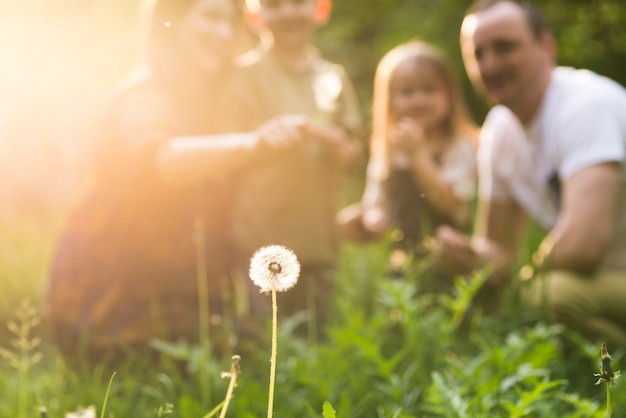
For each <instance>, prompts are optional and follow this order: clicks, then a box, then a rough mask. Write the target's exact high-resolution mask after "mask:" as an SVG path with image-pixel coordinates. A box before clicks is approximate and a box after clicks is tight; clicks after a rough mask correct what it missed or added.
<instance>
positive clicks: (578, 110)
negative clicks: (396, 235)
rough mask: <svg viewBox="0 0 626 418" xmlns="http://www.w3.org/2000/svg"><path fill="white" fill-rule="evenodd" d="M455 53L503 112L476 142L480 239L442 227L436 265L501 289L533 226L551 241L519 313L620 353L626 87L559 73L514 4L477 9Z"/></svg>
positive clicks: (623, 335)
mask: <svg viewBox="0 0 626 418" xmlns="http://www.w3.org/2000/svg"><path fill="white" fill-rule="evenodd" d="M461 50H462V53H463V60H464V63H465V66H466V70H467V72H468V75H469V77H470V79H471V81H472V83H473V85H474V87H475V88H476V89H477V91H479V92H480V93H482V94H484V95H485V96H486V98H487V99H488V100H489V101H490V102H492V103H494V104H498V105H500V106H496V107H494V108H493V109H492V110H491V111H490V113H489V115H488V116H487V119H486V120H485V124H484V126H483V129H482V132H481V140H480V146H479V157H478V158H479V174H480V175H479V181H480V186H479V208H478V212H477V221H476V232H475V235H474V236H473V237H468V236H465V235H462V234H460V233H458V232H456V231H454V230H453V229H451V228H449V227H442V228H440V229H439V231H438V234H437V253H438V260H439V266H440V267H441V268H442V269H444V270H447V271H448V272H452V273H467V272H469V271H471V270H474V269H477V268H481V267H484V266H491V267H492V268H493V269H494V272H495V273H494V275H493V279H492V284H494V283H496V284H503V283H504V282H505V281H506V278H507V276H509V273H510V271H511V268H512V266H513V265H514V263H515V261H516V249H517V246H518V242H519V241H518V239H519V237H520V235H521V228H520V226H523V225H524V221H525V219H528V218H533V219H534V220H535V221H537V222H538V223H539V224H541V225H542V226H543V227H545V228H546V230H547V231H548V233H547V235H546V237H545V239H544V240H543V241H542V243H541V245H540V247H539V250H538V252H537V254H536V256H535V257H534V258H533V261H534V262H535V265H534V267H535V270H539V271H540V272H541V273H542V274H537V275H535V277H536V278H535V279H533V280H529V281H528V282H527V286H526V287H525V292H524V296H525V300H526V302H528V303H529V306H531V307H534V308H539V307H545V308H547V312H548V314H549V316H550V317H551V318H552V319H554V320H557V321H559V322H563V323H565V324H567V325H569V326H572V327H575V328H576V329H578V330H579V331H581V332H582V333H583V334H585V335H587V336H588V337H590V338H602V339H603V340H607V341H611V342H612V343H614V344H619V345H620V346H622V347H625V348H626V205H625V203H626V202H625V199H626V193H624V192H625V191H626V174H625V170H624V167H623V165H624V160H625V148H626V92H625V90H624V88H623V87H622V86H620V85H619V84H617V83H615V82H613V81H611V80H609V79H607V78H605V77H601V76H599V75H597V74H594V73H591V72H589V71H582V70H574V69H570V68H564V67H556V66H555V45H554V40H553V37H552V35H551V33H550V31H549V29H548V28H547V27H546V25H545V22H544V21H543V19H542V17H541V15H540V14H539V13H538V12H537V10H536V9H534V8H533V7H531V6H529V5H526V4H523V3H520V2H517V1H515V0H487V1H484V0H481V1H478V2H476V3H475V4H474V5H473V6H472V7H471V8H470V9H469V11H468V13H467V14H466V16H465V19H464V20H463V24H462V27H461ZM501 105H504V106H501Z"/></svg>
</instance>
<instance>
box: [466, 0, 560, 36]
mask: <svg viewBox="0 0 626 418" xmlns="http://www.w3.org/2000/svg"><path fill="white" fill-rule="evenodd" d="M505 2H507V3H513V4H515V5H517V6H518V7H519V8H520V9H522V11H523V12H524V15H525V16H526V22H528V26H529V27H530V29H531V31H532V33H533V35H534V36H535V38H537V39H539V38H540V37H541V35H543V34H544V33H545V32H546V31H549V30H550V28H549V26H548V23H547V22H546V20H545V18H544V17H543V15H542V14H541V12H540V11H539V9H537V7H535V6H534V5H532V4H530V3H527V2H524V1H518V0H476V1H474V2H473V3H472V4H471V5H470V7H469V8H468V9H467V11H466V12H465V16H468V15H471V14H474V13H478V12H480V11H482V10H486V9H489V8H490V7H492V6H495V5H496V4H499V3H505Z"/></svg>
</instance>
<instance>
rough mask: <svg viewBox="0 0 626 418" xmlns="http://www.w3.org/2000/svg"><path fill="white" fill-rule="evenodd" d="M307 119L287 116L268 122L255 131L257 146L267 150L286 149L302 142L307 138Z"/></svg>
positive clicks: (302, 116)
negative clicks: (257, 140) (257, 139)
mask: <svg viewBox="0 0 626 418" xmlns="http://www.w3.org/2000/svg"><path fill="white" fill-rule="evenodd" d="M307 123H308V118H307V117H306V116H305V115H298V114H288V115H281V116H277V117H275V118H272V119H270V120H268V121H267V122H265V123H263V124H262V125H261V126H259V127H258V128H257V129H256V134H257V136H258V137H259V143H258V145H259V146H261V147H267V148H286V147H290V146H292V145H294V144H297V143H300V142H302V141H304V140H305V139H306V137H307Z"/></svg>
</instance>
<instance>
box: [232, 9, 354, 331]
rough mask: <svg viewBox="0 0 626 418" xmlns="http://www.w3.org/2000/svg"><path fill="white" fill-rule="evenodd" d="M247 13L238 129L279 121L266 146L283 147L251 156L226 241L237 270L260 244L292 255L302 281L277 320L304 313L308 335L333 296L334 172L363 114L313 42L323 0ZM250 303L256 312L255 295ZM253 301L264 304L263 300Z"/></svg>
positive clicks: (339, 72) (350, 153) (323, 16)
mask: <svg viewBox="0 0 626 418" xmlns="http://www.w3.org/2000/svg"><path fill="white" fill-rule="evenodd" d="M246 6H247V16H248V21H249V22H250V23H251V24H252V26H253V27H254V28H255V29H256V30H258V31H259V36H260V39H261V42H260V46H259V47H258V48H257V49H255V50H254V51H251V52H249V53H247V54H246V55H244V56H243V57H242V59H241V66H242V68H241V71H240V73H239V74H238V75H237V77H236V83H235V84H236V85H235V86H234V90H235V91H234V93H233V94H234V95H236V96H237V97H239V98H240V103H239V106H238V107H237V113H238V118H240V119H241V121H240V128H242V129H253V128H255V127H256V126H258V125H261V124H262V123H264V122H265V121H267V120H270V119H272V118H275V117H277V116H281V115H284V117H279V118H275V119H274V121H275V123H276V124H278V125H281V124H282V128H279V129H278V131H279V132H280V134H276V133H274V135H273V136H274V137H273V138H272V139H271V141H273V142H280V143H284V144H285V145H284V146H283V147H282V148H280V149H279V150H278V151H276V150H274V151H269V150H267V151H266V152H260V153H258V155H257V157H256V158H255V159H254V160H253V161H252V162H251V163H250V164H248V166H247V167H246V168H245V169H244V170H243V172H242V173H241V176H240V177H239V179H238V180H239V185H238V188H237V192H236V197H235V201H234V206H233V213H232V215H233V216H232V228H231V231H232V238H233V240H234V243H235V247H236V248H237V251H238V254H237V256H238V259H239V260H240V265H241V267H242V269H243V268H244V267H245V266H247V263H248V260H249V259H250V257H251V256H252V254H253V253H254V251H256V250H257V249H258V248H260V247H261V246H264V245H268V244H280V245H284V246H286V247H288V248H289V249H291V250H293V251H294V252H295V253H296V254H297V256H298V258H299V260H300V262H301V264H302V274H301V278H300V282H299V284H298V286H296V288H294V289H292V290H290V291H289V292H288V294H285V297H283V300H284V301H283V302H282V303H281V313H284V314H287V315H288V314H292V313H294V312H297V311H300V310H303V309H304V308H307V310H308V312H309V333H310V335H314V334H316V333H317V322H318V321H319V320H320V318H319V315H320V314H321V313H324V312H326V311H327V308H326V306H325V305H327V303H323V302H322V301H328V300H330V298H331V295H330V292H331V290H332V286H331V285H330V283H329V281H328V280H329V278H330V277H329V276H330V274H332V271H333V268H334V266H335V262H336V258H337V250H338V242H337V233H336V226H335V214H336V210H337V209H338V201H337V198H338V196H337V195H338V191H339V190H338V186H339V169H340V168H342V166H344V167H345V166H347V165H350V164H351V163H353V162H354V160H355V159H356V158H357V156H358V153H359V150H360V143H359V141H358V140H357V138H356V134H357V132H358V131H359V130H360V127H361V117H360V113H359V108H358V103H357V100H356V96H355V94H354V91H353V87H352V84H351V83H350V81H349V80H348V78H347V76H346V74H345V72H344V70H343V68H342V67H341V66H339V65H337V64H333V63H330V62H328V61H325V60H323V59H322V58H321V57H320V55H319V53H318V51H317V50H316V48H315V47H314V46H313V45H312V43H311V41H312V38H313V35H314V33H315V30H316V28H317V27H319V26H322V25H324V24H325V23H326V22H327V20H328V17H329V14H330V7H331V3H330V0H258V1H251V0H248V1H247V3H246ZM274 127H275V126H274ZM274 132H276V130H275V131H274ZM294 138H297V140H295V141H294V140H293V139H294ZM250 297H251V298H252V302H251V303H252V310H253V311H254V310H255V308H258V307H257V306H255V305H257V303H256V302H255V301H254V300H255V299H258V298H259V296H258V290H254V289H252V291H251V295H250ZM258 304H259V305H260V306H266V305H268V304H267V301H266V300H265V298H263V300H259V302H258Z"/></svg>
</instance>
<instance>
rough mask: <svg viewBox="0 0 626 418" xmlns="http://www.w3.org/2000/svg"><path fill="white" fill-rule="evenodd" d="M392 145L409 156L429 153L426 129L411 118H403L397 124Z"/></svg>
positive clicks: (392, 136)
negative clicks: (424, 152)
mask: <svg viewBox="0 0 626 418" xmlns="http://www.w3.org/2000/svg"><path fill="white" fill-rule="evenodd" d="M391 145H392V147H395V148H396V149H399V150H401V151H403V152H405V153H406V154H408V155H409V156H412V155H415V154H416V153H418V152H423V151H429V149H428V143H427V141H426V137H425V135H424V129H423V128H422V126H421V125H420V124H419V123H418V122H416V121H415V120H413V119H411V118H402V119H400V120H398V121H397V122H396V125H395V127H394V130H393V132H392V135H391Z"/></svg>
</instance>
